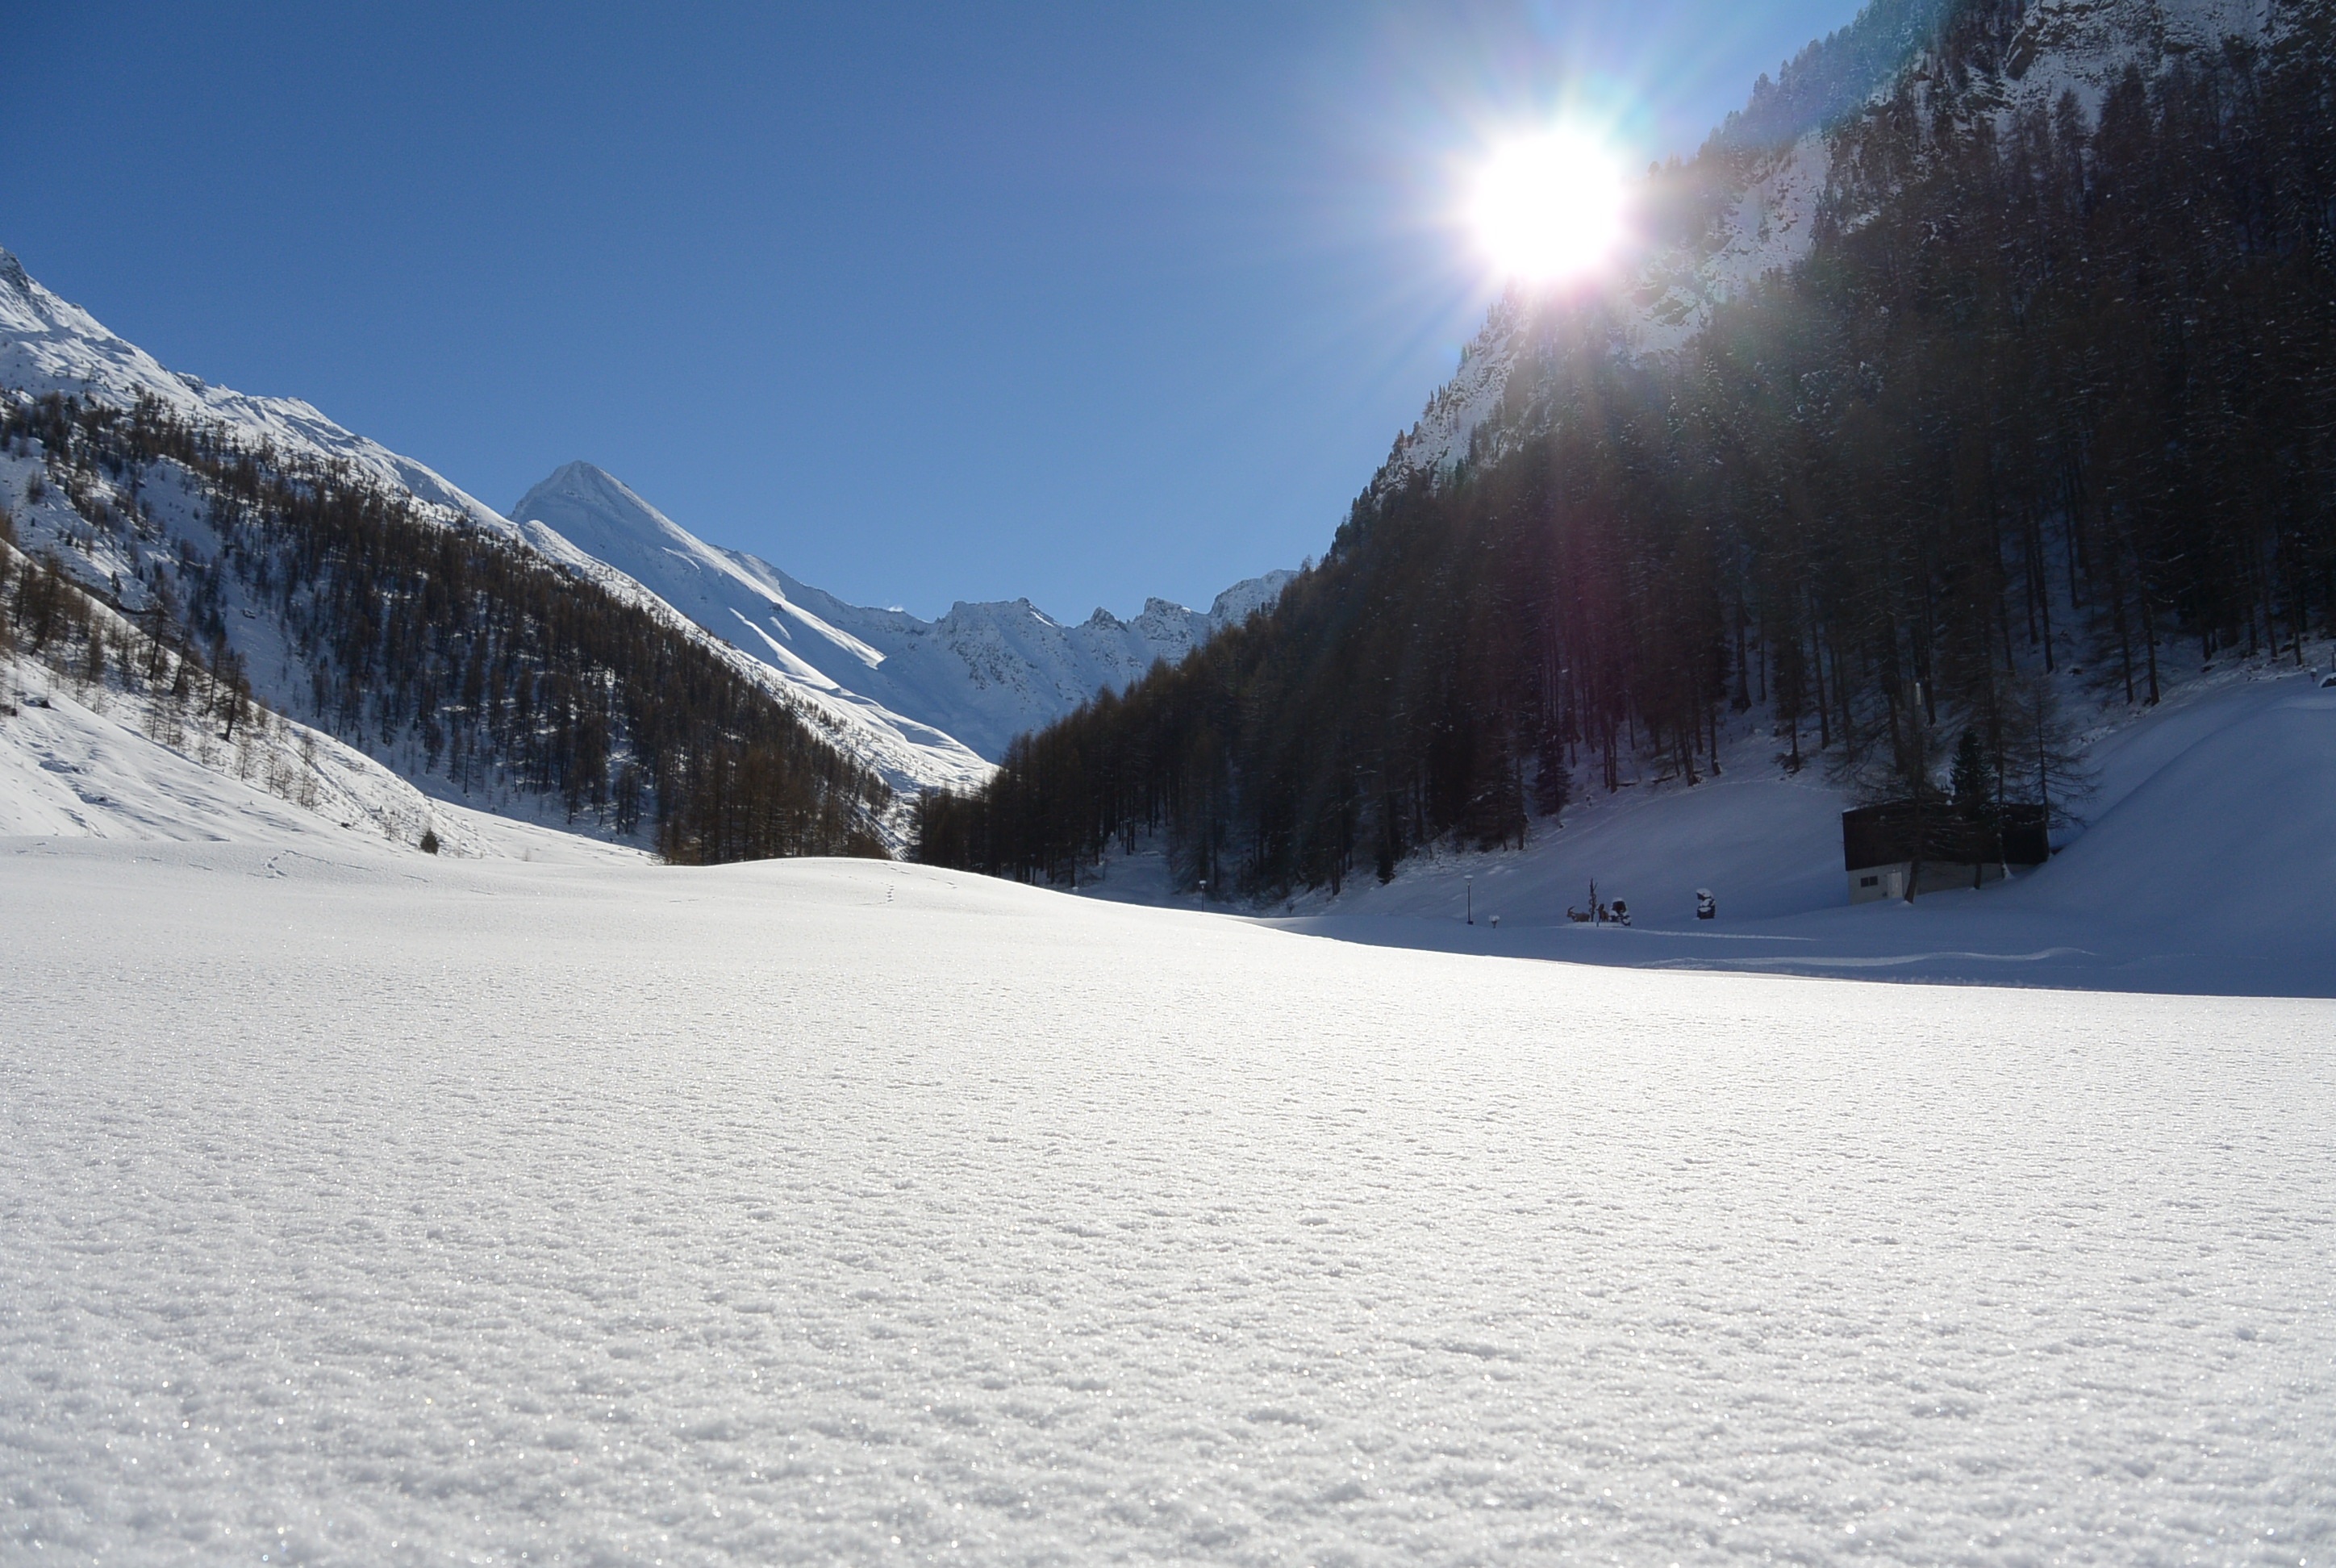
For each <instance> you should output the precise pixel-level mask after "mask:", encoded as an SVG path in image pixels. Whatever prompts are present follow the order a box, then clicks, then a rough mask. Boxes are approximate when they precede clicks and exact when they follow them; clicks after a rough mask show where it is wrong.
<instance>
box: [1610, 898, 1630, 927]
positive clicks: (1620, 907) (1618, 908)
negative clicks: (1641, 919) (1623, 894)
mask: <svg viewBox="0 0 2336 1568" xmlns="http://www.w3.org/2000/svg"><path fill="white" fill-rule="evenodd" d="M1614 923H1615V924H1616V925H1622V926H1627V925H1629V924H1630V905H1628V904H1626V903H1624V902H1623V901H1621V899H1616V900H1615V901H1614Z"/></svg>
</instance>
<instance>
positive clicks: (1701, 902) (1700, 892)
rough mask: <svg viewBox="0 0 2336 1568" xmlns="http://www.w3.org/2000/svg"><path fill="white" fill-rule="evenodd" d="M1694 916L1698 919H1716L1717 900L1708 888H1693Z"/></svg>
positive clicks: (1717, 910)
mask: <svg viewBox="0 0 2336 1568" xmlns="http://www.w3.org/2000/svg"><path fill="white" fill-rule="evenodd" d="M1695 918H1696V919H1697V920H1718V918H1719V901H1718V900H1717V899H1715V898H1713V897H1712V896H1711V890H1710V889H1709V888H1698V889H1696V890H1695Z"/></svg>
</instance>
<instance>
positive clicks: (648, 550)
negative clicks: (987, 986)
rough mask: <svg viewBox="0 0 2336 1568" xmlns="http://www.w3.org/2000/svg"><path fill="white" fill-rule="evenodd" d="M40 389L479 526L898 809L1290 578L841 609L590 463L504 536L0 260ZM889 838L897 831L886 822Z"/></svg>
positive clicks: (268, 640) (258, 630)
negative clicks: (751, 695)
mask: <svg viewBox="0 0 2336 1568" xmlns="http://www.w3.org/2000/svg"><path fill="white" fill-rule="evenodd" d="M48 393H61V394H66V395H68V396H73V397H80V398H84V399H88V400H91V401H94V402H98V403H102V404H113V405H117V406H124V407H126V406H129V405H131V404H134V403H136V402H138V401H139V400H141V399H151V400H152V401H153V402H154V403H156V404H160V405H161V408H162V409H163V410H164V411H165V412H166V413H168V414H170V415H171V416H173V417H176V418H178V419H180V420H183V421H187V422H190V423H194V424H204V425H209V426H216V427H219V428H223V429H224V430H226V431H227V432H228V433H229V435H230V437H231V439H233V440H234V441H236V442H238V443H240V444H242V445H244V446H246V447H248V448H250V449H252V450H254V451H258V450H262V449H266V450H271V451H273V452H275V453H279V454H282V455H284V456H287V457H292V458H307V459H315V460H320V461H324V462H328V463H336V464H338V465H341V466H342V467H343V468H344V469H345V470H346V471H347V472H352V473H354V474H355V475H357V476H360V477H362V478H363V479H364V480H365V481H367V482H371V483H375V484H377V485H379V486H381V487H382V488H384V490H387V491H389V492H398V493H403V494H404V495H407V496H410V497H412V498H413V500H414V502H416V503H418V505H419V506H420V507H421V509H422V511H423V513H424V514H425V515H427V516H429V517H431V518H433V519H434V520H435V521H439V522H442V523H443V524H445V525H447V526H449V527H455V528H470V529H476V530H479V531H482V532H486V533H490V534H492V535H493V536H495V537H497V538H501V539H503V540H507V541H511V542H512V543H515V544H519V545H521V546H523V547H525V548H527V549H530V550H534V551H536V552H538V553H540V554H541V555H543V556H545V557H548V558H549V559H550V560H552V561H554V562H555V563H557V564H558V565H559V566H560V567H561V568H562V569H564V570H568V571H569V572H571V573H574V574H576V575H578V576H581V577H584V578H586V579H589V580H591V581H592V582H594V583H595V584H597V585H598V586H599V587H600V588H601V589H605V590H607V591H608V592H609V593H611V594H613V595H615V596H617V597H618V599H622V600H624V601H626V602H628V603H630V604H634V605H638V606H639V607H641V608H644V609H648V610H650V611H651V612H652V613H654V614H656V615H657V617H658V618H660V619H662V620H665V621H667V623H668V624H671V625H674V626H676V627H678V628H686V629H687V630H688V633H689V635H690V636H692V637H694V638H706V641H707V643H708V645H709V646H711V647H715V648H718V649H719V650H720V651H721V653H722V656H723V657H725V660H726V661H729V662H731V663H732V664H733V666H734V667H737V668H739V669H741V670H742V671H744V672H746V673H749V674H751V676H752V677H753V678H754V680H755V681H756V682H757V683H758V684H760V685H762V686H764V687H765V688H766V689H769V690H770V691H772V692H773V693H774V695H776V696H780V697H782V698H783V699H784V700H785V701H786V702H787V703H789V704H790V705H791V706H794V707H795V708H796V709H797V710H798V711H799V712H802V713H803V714H804V715H805V716H807V717H809V718H810V719H811V720H813V723H814V724H815V725H816V726H817V727H818V728H819V730H820V731H821V733H822V735H824V736H825V738H826V739H828V740H829V741H830V742H832V744H834V745H838V746H840V747H841V748H842V750H844V751H845V752H847V753H848V754H850V755H852V756H853V757H854V758H855V759H856V760H857V761H859V762H861V764H863V765H866V766H867V767H869V768H871V770H873V771H874V772H875V773H876V774H879V775H880V776H881V777H882V778H883V779H884V781H885V782H886V783H887V784H890V785H891V787H892V788H893V789H894V790H895V791H896V792H899V794H900V795H901V796H902V797H903V798H904V799H905V798H906V797H910V796H913V794H915V793H916V792H918V791H920V790H923V789H927V788H933V787H945V788H958V789H963V788H968V787H971V786H972V785H974V784H978V783H979V782H980V781H981V780H982V779H983V778H984V777H986V776H987V775H988V772H989V769H990V765H991V762H992V761H993V760H994V759H995V758H996V757H998V755H1001V754H1002V753H1003V751H1004V749H1005V747H1006V745H1007V742H1008V741H1010V740H1011V739H1012V737H1013V736H1014V735H1017V734H1018V733H1020V732H1021V731H1023V730H1025V729H1028V728H1031V727H1034V726H1038V725H1042V724H1045V723H1046V722H1047V721H1048V720H1050V719H1053V718H1055V717H1056V716H1060V715H1061V714H1064V713H1066V712H1068V711H1070V709H1072V708H1073V707H1076V706H1077V705H1078V704H1079V703H1080V702H1082V701H1085V699H1086V698H1088V697H1090V696H1093V695H1094V694H1095V691H1096V689H1097V688H1098V687H1105V686H1109V687H1114V688H1124V687H1125V686H1126V685H1127V684H1128V683H1129V682H1130V681H1132V680H1133V679H1134V678H1135V677H1137V676H1139V675H1141V674H1142V673H1143V672H1144V670H1145V669H1147V668H1149V667H1151V665H1152V663H1153V660H1154V659H1157V658H1167V659H1170V660H1172V661H1173V660H1175V659H1179V658H1182V657H1183V656H1184V655H1185V654H1186V653H1188V652H1189V651H1191V649H1192V647H1193V645H1194V644H1195V643H1196V642H1198V641H1199V640H1200V639H1202V638H1205V637H1206V636H1207V635H1208V634H1209V633H1210V632H1211V631H1212V630H1214V629H1215V628H1218V627H1220V626H1222V625H1225V624H1227V623H1228V622H1230V621H1232V620H1237V619H1239V618H1241V617H1243V616H1246V615H1247V614H1249V613H1250V612H1251V611H1253V610H1254V609H1258V608H1259V607H1260V606H1261V605H1264V604H1268V603H1270V602H1271V601H1272V599H1274V598H1275V597H1276V596H1277V595H1278V594H1279V593H1280V589H1281V587H1282V585H1283V584H1284V583H1286V582H1287V581H1288V580H1289V579H1290V576H1291V575H1292V574H1291V573H1289V572H1277V573H1274V574H1271V575H1270V576H1269V577H1265V578H1260V579H1252V580H1251V581H1249V582H1245V583H1241V584H1239V585H1237V586H1236V587H1234V588H1232V589H1227V590H1226V592H1225V593H1223V594H1222V595H1220V596H1219V597H1218V599H1217V601H1216V603H1215V604H1214V605H1213V606H1212V608H1211V609H1210V610H1208V611H1206V612H1198V611H1193V610H1189V609H1184V608H1183V607H1182V606H1179V605H1172V604H1170V603H1168V602H1167V601H1165V600H1163V599H1153V600H1151V601H1150V602H1149V603H1147V604H1146V605H1145V607H1144V611H1143V613H1142V614H1140V615H1138V616H1136V617H1134V618H1133V619H1131V620H1125V621H1123V620H1120V619H1118V618H1115V617H1113V616H1111V615H1109V614H1108V613H1106V612H1105V611H1103V610H1097V611H1096V612H1095V615H1094V616H1093V617H1092V618H1089V619H1088V620H1087V621H1086V622H1085V623H1084V624H1081V625H1078V626H1064V625H1062V624H1060V623H1058V622H1056V621H1054V620H1052V619H1051V618H1048V617H1046V615H1045V614H1044V613H1042V612H1041V611H1039V610H1038V609H1036V608H1035V607H1033V606H1032V605H1031V604H1030V603H1029V602H1028V601H1027V600H1017V601H1014V602H1012V603H1008V604H959V605H958V606H956V607H955V608H954V609H951V611H950V612H949V614H948V615H946V616H943V617H942V618H940V619H939V620H938V621H926V620H920V619H919V618H916V617H914V616H910V615H906V614H903V613H901V612H899V611H896V610H881V609H864V608H862V607H860V606H856V605H848V604H844V603H843V602H842V601H841V600H839V599H834V598H833V597H832V596H831V595H829V594H826V593H823V592H822V591H821V590H819V589H814V588H811V587H809V586H808V585H805V584H803V583H800V582H797V581H796V580H795V579H793V578H790V577H788V576H787V575H786V574H785V573H784V572H781V571H779V570H777V569H776V568H774V567H772V566H770V565H768V564H767V563H765V562H764V561H761V560H755V559H754V557H752V556H747V555H743V554H738V553H736V552H734V551H728V550H718V549H715V547H712V546H709V545H707V544H706V543H704V542H703V541H699V540H697V539H696V538H695V537H694V536H692V535H691V534H689V533H688V532H687V531H685V530H683V529H681V528H679V527H678V526H677V525H676V524H675V523H673V522H672V521H670V520H669V519H667V518H666V517H665V516H664V515H663V514H662V513H660V512H658V511H657V510H656V509H655V508H653V507H651V506H649V505H648V504H647V503H646V502H642V501H641V500H640V498H639V497H638V496H636V495H634V494H633V493H632V492H631V491H629V490H628V489H627V488H626V487H625V486H624V485H623V484H622V483H621V482H618V481H617V480H615V479H614V478H612V477H610V476H609V475H608V474H605V473H603V472H600V471H599V470H598V469H594V468H591V467H590V466H589V465H588V464H582V463H574V464H570V465H569V467H567V468H564V469H562V470H561V471H560V472H559V473H556V474H554V475H553V476H551V478H550V479H548V480H546V481H545V482H543V483H542V484H540V485H538V486H537V487H536V488H535V489H534V490H533V491H530V492H529V494H528V496H527V499H526V500H525V501H524V502H522V503H521V508H520V518H521V521H513V520H512V519H511V518H507V517H505V516H504V515H503V514H502V513H501V512H499V511H496V510H495V509H494V508H492V507H491V506H489V505H487V504H486V503H484V502H481V501H480V500H478V499H477V498H476V497H474V496H472V495H470V494H468V493H466V492H463V491H462V489H461V488H460V487H458V486H456V485H454V484H453V483H452V482H449V481H448V480H447V479H445V478H444V477H443V475H441V474H439V473H437V472H433V470H431V469H430V468H428V467H426V466H425V465H423V464H422V463H417V462H415V461H414V460H413V459H411V458H408V457H404V456H402V455H400V454H399V453H394V452H392V451H390V450H389V449H388V448H386V447H384V446H383V445H381V444H380V443H377V442H375V441H371V440H368V439H367V438H365V437H364V436H361V435H358V434H356V433H354V432H352V431H349V430H347V429H345V428H344V427H342V426H341V425H339V424H335V423H334V422H333V421H332V420H330V419H328V418H327V417H326V415H325V414H322V413H321V412H319V411H318V410H317V409H316V408H315V407H314V406H312V405H311V404H307V403H304V402H301V401H299V400H297V399H293V398H278V397H262V396H254V395H252V394H246V393H240V392H235V391H232V390H229V389H228V388H225V387H219V386H213V385H208V384H206V383H205V382H203V381H201V380H200V379H198V378H196V377H194V376H191V375H180V374H179V373H178V372H175V371H172V370H170V368H168V367H167V366H165V365H162V364H161V362H160V361H159V360H157V359H155V358H154V356H153V355H151V354H148V353H147V352H146V351H145V350H143V349H141V348H140V347H138V346H136V345H135V344H132V343H131V342H130V341H128V340H127V339H125V338H123V337H122V336H120V335H118V334H116V333H114V332H112V331H111V330H109V329H108V328H107V327H106V326H103V324H102V323H101V322H99V321H98V320H97V319H96V318H95V317H93V316H92V315H91V314H90V313H89V312H88V311H87V310H84V309H83V308H82V307H79V306H77V305H73V304H72V303H70V302H68V301H66V300H64V299H63V298H61V297H58V296H57V295H55V294H54V293H53V292H51V291H50V290H49V289H47V288H46V287H43V286H42V285H41V284H40V283H39V282H38V281H36V280H35V279H34V278H32V277H31V276H30V275H29V274H27V273H26V271H25V270H24V267H23V266H22V264H21V263H20V262H18V260H17V259H16V258H15V257H14V256H13V255H10V254H9V253H8V252H6V251H5V250H0V394H7V395H15V396H17V397H24V396H28V395H29V396H39V395H42V394H48ZM34 467H35V468H36V467H37V464H36V463H35V464H34ZM26 472H27V473H30V472H33V468H27V469H26ZM21 477H22V476H20V479H21ZM20 488H21V486H20ZM12 500H13V502H14V503H15V505H16V507H17V510H18V511H19V514H20V521H21V522H22V523H23V524H24V527H25V529H26V530H27V539H26V544H27V547H28V548H31V549H34V550H43V549H46V548H48V547H50V546H52V545H63V546H65V547H66V548H64V549H63V559H65V560H67V561H68V562H69V564H70V565H71V566H72V567H73V570H74V571H75V572H76V574H77V575H79V576H80V577H82V578H83V579H85V580H86V581H87V582H88V583H89V585H90V586H92V587H94V588H97V589H102V590H103V591H105V592H106V593H107V594H108V595H109V596H112V597H115V598H121V599H122V602H124V603H125V604H132V605H134V603H136V602H139V601H141V596H142V595H143V593H144V589H143V588H142V587H141V570H140V566H141V563H140V562H139V561H137V560H131V559H130V558H129V556H128V555H123V554H122V552H121V551H119V550H112V545H111V544H110V543H109V541H107V540H105V539H103V538H101V537H100V536H99V535H100V532H102V531H90V530H87V529H84V528H83V527H82V526H81V524H80V523H79V522H78V521H76V519H75V518H74V516H73V513H72V511H71V509H70V507H68V506H67V505H66V503H65V502H63V500H61V499H59V498H56V497H54V496H53V497H52V498H51V502H52V504H48V505H27V504H25V503H24V498H23V497H22V496H21V495H17V496H14V497H12ZM148 501H149V502H150V503H151V508H150V510H151V521H152V523H153V526H156V527H159V528H161V529H163V530H164V531H170V530H172V529H183V531H186V532H187V533H188V535H189V537H190V541H192V542H194V543H196V544H197V545H198V546H199V547H200V549H201V550H203V551H204V552H205V553H206V554H208V552H209V550H212V549H213V548H215V547H216V545H217V542H218V541H216V540H211V539H209V538H208V537H207V535H206V527H205V524H204V523H203V521H202V515H201V514H202V511H203V508H202V505H201V503H200V499H199V498H197V497H194V496H193V495H191V494H189V495H186V496H180V497H176V498H175V499H174V498H172V497H168V496H160V495H150V496H149V497H148ZM83 535H87V537H86V538H84V537H83ZM125 548H126V547H125ZM133 553H134V552H133ZM117 555H120V556H121V559H115V557H116V556H117ZM124 596H126V597H124ZM254 613H255V614H258V613H259V611H258V609H255V610H254ZM237 634H238V635H237V640H238V643H241V642H246V641H250V640H252V639H254V638H257V639H258V641H259V642H260V643H263V644H266V645H267V646H266V648H263V649H261V650H260V652H261V655H262V657H255V658H253V659H252V660H251V663H252V665H253V668H254V671H255V675H256V677H258V678H259V683H260V686H261V688H262V689H261V693H260V695H261V696H263V697H265V698H267V699H268V700H269V701H271V702H275V703H278V704H288V705H289V706H288V708H287V711H301V709H300V697H301V693H302V692H303V691H304V690H305V688H306V684H307V683H306V677H304V676H302V675H301V673H300V672H299V671H298V670H297V669H295V668H294V667H293V663H294V661H290V660H288V659H284V658H281V657H277V655H278V654H279V653H280V649H279V648H277V646H276V645H277V643H278V642H280V640H281V639H280V638H272V637H271V636H270V635H269V634H268V630H267V628H266V627H265V625H264V621H263V622H261V623H251V622H249V621H248V618H247V619H245V620H240V621H238V628H237ZM271 672H273V677H272V684H271ZM903 821H905V818H903ZM893 831H894V832H895V833H896V835H897V833H900V832H904V831H905V829H904V828H902V827H901V826H900V823H895V824H893Z"/></svg>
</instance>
